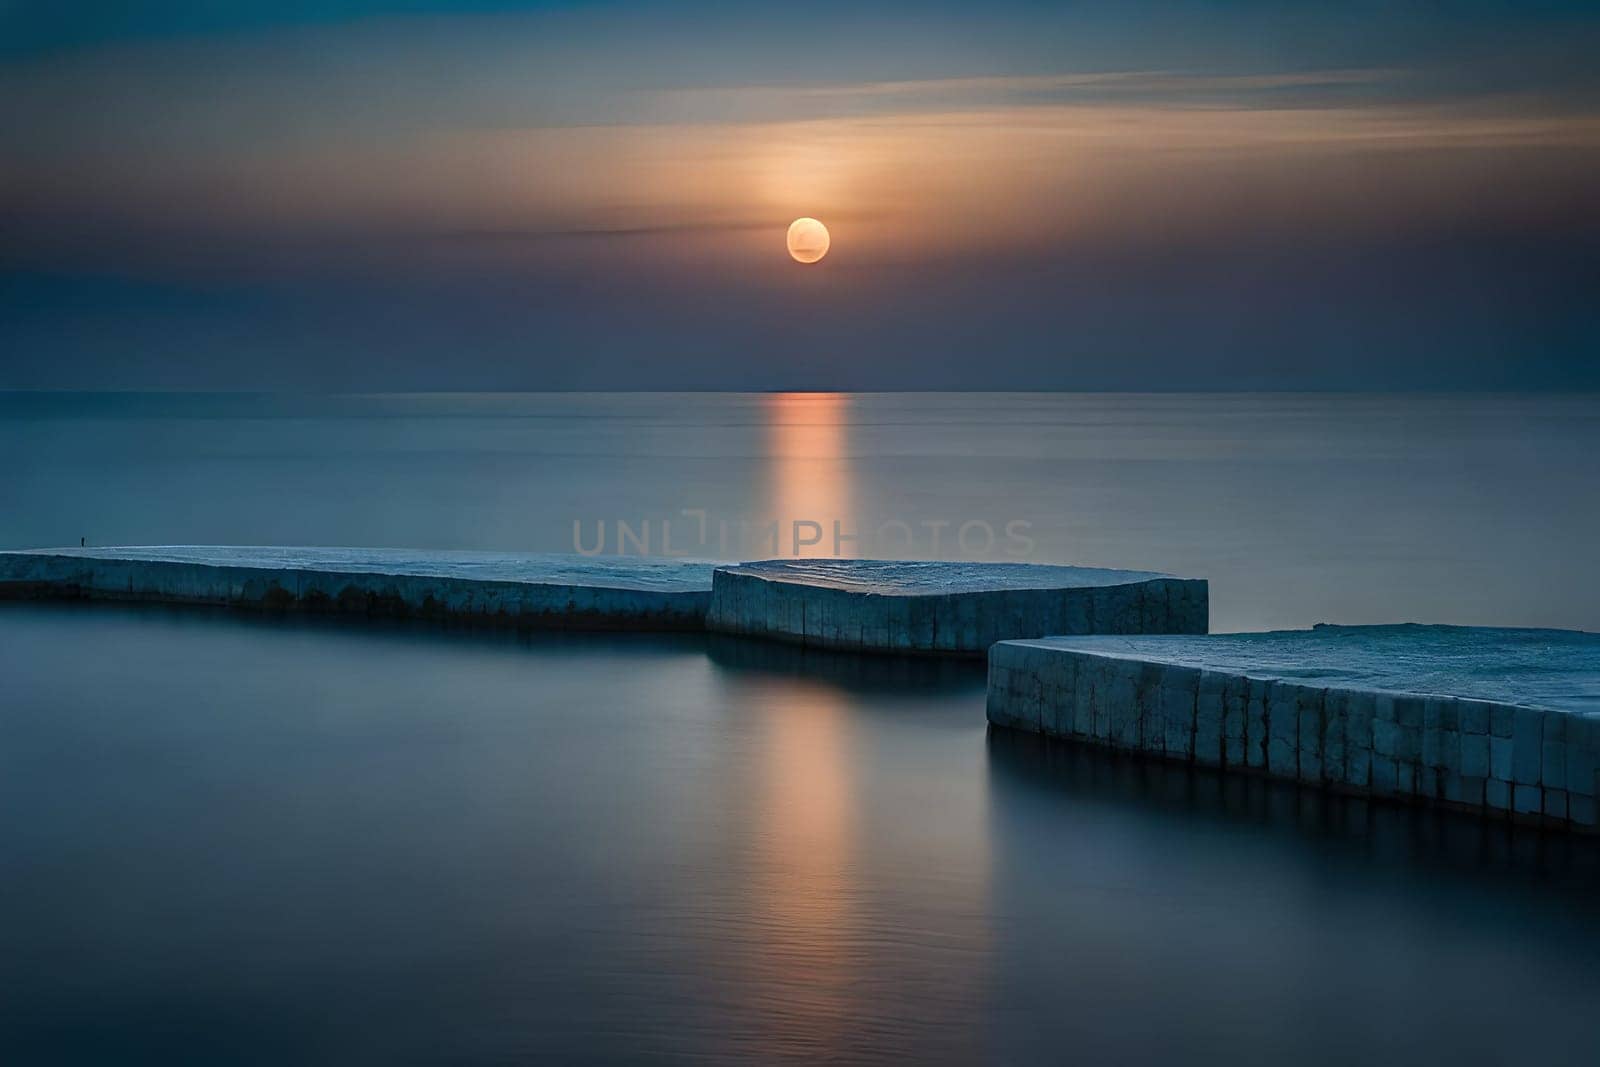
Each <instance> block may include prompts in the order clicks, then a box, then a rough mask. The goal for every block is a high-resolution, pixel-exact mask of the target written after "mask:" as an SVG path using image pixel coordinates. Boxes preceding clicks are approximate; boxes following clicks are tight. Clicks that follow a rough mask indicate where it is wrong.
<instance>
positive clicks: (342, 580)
mask: <svg viewBox="0 0 1600 1067" xmlns="http://www.w3.org/2000/svg"><path fill="white" fill-rule="evenodd" d="M107 551H111V550H107ZM247 552H248V550H239V553H240V554H247ZM370 555H373V554H369V556H370ZM368 565H372V564H368ZM463 569H471V570H481V571H482V572H484V573H495V569H494V568H492V567H489V568H463ZM705 569H706V579H707V580H706V583H705V584H706V585H707V588H703V589H694V588H627V587H625V586H623V585H620V584H612V585H605V584H598V585H591V584H582V583H578V582H573V581H571V580H566V581H557V580H552V581H537V580H527V579H523V580H506V579H495V578H490V577H477V576H472V577H463V576H456V575H449V574H403V573H402V574H385V573H379V572H376V571H373V570H340V569H337V567H334V568H333V569H324V567H321V566H319V567H315V568H311V567H288V566H278V565H272V566H268V565H255V566H252V565H248V564H243V563H239V564H224V563H213V562H208V563H192V562H180V561H175V560H165V559H141V558H129V559H119V558H114V557H110V556H91V555H85V554H46V553H32V552H7V553H0V598H7V599H24V598H25V599H89V600H129V601H159V602H163V603H174V604H219V605H227V606H229V607H235V608H247V609H255V610H269V611H305V612H320V613H336V614H340V613H342V614H356V615H379V616H395V617H416V618H433V619H452V618H453V619H466V620H472V621H476V622H481V623H488V624H493V625H504V626H514V627H522V628H529V629H577V630H584V629H588V630H593V629H605V630H611V629H630V630H699V629H702V628H703V627H704V625H705V613H706V608H707V607H708V605H709V603H710V599H711V592H710V589H709V571H710V567H709V565H708V566H707V567H706V568H705ZM597 571H598V568H597ZM597 580H600V581H605V580H607V579H606V577H605V575H604V574H603V572H599V573H597ZM618 580H619V581H621V582H626V581H627V580H629V575H628V572H627V566H626V564H623V565H621V566H620V567H619V571H618ZM679 584H692V583H679Z"/></svg>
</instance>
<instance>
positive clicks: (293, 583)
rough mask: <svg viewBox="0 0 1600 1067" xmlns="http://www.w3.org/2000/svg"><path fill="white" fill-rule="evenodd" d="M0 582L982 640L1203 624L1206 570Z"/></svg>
mask: <svg viewBox="0 0 1600 1067" xmlns="http://www.w3.org/2000/svg"><path fill="white" fill-rule="evenodd" d="M0 597H9V598H13V599H15V598H18V597H41V598H42V597H48V598H57V599H61V598H65V599H90V600H145V601H160V602H164V603H187V604H220V605H227V606H231V607H237V608H249V609H257V610H277V611H307V612H327V613H343V614H352V615H382V616H395V617H416V618H438V619H449V618H453V619H467V620H471V621H476V622H483V623H489V624H493V625H506V626H517V627H523V628H531V629H613V630H615V629H624V630H628V629H632V630H700V629H709V630H712V631H717V632H723V633H730V634H739V635H745V636H755V637H769V638H777V639H781V640H787V641H793V642H795V643H797V644H804V645H816V646H822V647H827V648H837V649H848V650H852V651H858V652H902V653H910V652H917V653H932V654H939V655H966V656H981V655H983V654H984V652H985V651H986V650H987V649H988V647H989V646H990V645H991V644H993V643H994V642H995V641H998V640H1001V639H1004V638H1012V637H1034V636H1040V635H1043V634H1052V633H1068V634H1070V633H1095V632H1105V633H1166V632H1179V633H1204V632H1205V628H1206V618H1207V601H1206V584H1205V582H1203V581H1194V580H1189V579H1180V578H1173V577H1172V576H1170V575H1161V574H1153V573H1149V572H1143V571H1111V570H1096V569H1093V568H1084V567H1055V566H1043V565H1034V564H1013V563H995V564H978V563H940V562H930V563H904V562H888V561H882V560H826V561H772V562H767V563H750V564H741V565H719V564H716V563H713V562H709V561H698V560H682V559H663V558H655V557H615V556H611V557H585V556H569V555H538V556H509V555H500V554H495V553H480V552H415V551H405V550H394V549H349V548H248V547H210V546H163V547H156V548H95V549H56V550H49V551H32V552H3V553H0Z"/></svg>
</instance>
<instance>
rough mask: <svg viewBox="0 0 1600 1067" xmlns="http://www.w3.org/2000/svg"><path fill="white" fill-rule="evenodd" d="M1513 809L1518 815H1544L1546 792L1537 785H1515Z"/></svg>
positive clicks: (1512, 794)
mask: <svg viewBox="0 0 1600 1067" xmlns="http://www.w3.org/2000/svg"><path fill="white" fill-rule="evenodd" d="M1511 810H1512V811H1513V812H1514V813H1516V814H1517V815H1542V814H1543V813H1544V793H1543V791H1542V790H1541V789H1540V788H1539V787H1538V786H1536V785H1515V786H1513V787H1512V789H1511Z"/></svg>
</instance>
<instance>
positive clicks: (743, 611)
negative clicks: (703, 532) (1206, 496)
mask: <svg viewBox="0 0 1600 1067" xmlns="http://www.w3.org/2000/svg"><path fill="white" fill-rule="evenodd" d="M1209 614H1210V604H1209V599H1208V589H1207V585H1206V582H1205V581H1204V580H1200V579H1192V578H1178V577H1174V576H1173V575H1170V574H1158V573H1155V572H1151V571H1120V570H1105V569H1100V568H1095V567H1063V566H1054V565H1049V564H1037V563H917V562H903V561H889V560H832V559H829V560H774V561H768V562H763V563H746V564H740V565H737V566H729V567H723V568H719V569H718V570H717V572H716V575H715V580H714V584H713V587H712V591H711V608H710V612H709V614H708V616H707V626H708V628H709V629H712V630H716V631H719V632H722V633H731V634H742V635H747V636H753V637H765V638H774V639H777V640H782V641H789V642H792V643H795V644H801V645H807V646H815V647H820V648H834V649H847V650H851V651H857V652H900V653H931V654H938V655H956V656H982V655H984V654H985V653H986V652H987V651H988V650H989V647H990V646H991V645H993V644H994V643H995V642H996V641H1003V640H1008V639H1012V638H1022V637H1042V636H1045V635H1047V634H1095V633H1102V634H1203V633H1205V632H1206V629H1207V624H1208V619H1209Z"/></svg>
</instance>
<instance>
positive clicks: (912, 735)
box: [0, 604, 1600, 1064]
mask: <svg viewBox="0 0 1600 1067" xmlns="http://www.w3.org/2000/svg"><path fill="white" fill-rule="evenodd" d="M0 686H3V689H0V693H3V699H0V856H3V857H4V860H3V863H4V867H3V876H0V1061H4V1062H6V1063H19V1064H32V1063H56V1062H78V1063H107V1062H114V1063H207V1064H210V1063H236V1062H237V1063H272V1064H279V1063H300V1062H310V1063H330V1064H333V1063H336V1064H355V1063H391V1062H439V1063H446V1062H448V1063H525V1062H616V1061H618V1060H624V1061H634V1062H637V1061H645V1062H683V1063H750V1062H770V1061H774V1060H781V1059H793V1060H801V1061H807V1062H814V1061H819V1060H831V1061H835V1062H863V1061H866V1062H871V1061H880V1062H890V1061H893V1062H930V1063H932V1062H938V1063H945V1062H949V1063H966V1062H973V1061H976V1060H985V1059H986V1060H990V1061H993V1062H1069V1061H1070V1062H1085V1063H1105V1062H1126V1063H1171V1062H1196V1061H1200V1062H1228V1063H1350V1062H1416V1063H1434V1062H1442V1063H1451V1064H1463V1063H1481V1062H1548V1063H1590V1062H1593V1050H1594V1049H1595V1047H1596V1045H1597V1042H1600V1016H1597V1014H1596V1013H1595V1011H1594V1004H1595V1003H1596V1002H1597V998H1600V908H1597V907H1596V901H1597V900H1600V895H1597V892H1600V863H1597V857H1596V850H1595V848H1594V845H1593V844H1592V843H1590V842H1587V841H1584V842H1576V841H1573V840H1570V839H1567V838H1563V837H1553V836H1552V837H1547V836H1542V835H1539V834H1537V833H1533V832H1529V831H1518V832H1515V833H1513V832H1511V831H1509V830H1507V829H1506V828H1504V827H1493V826H1489V825H1486V824H1481V823H1478V822H1475V821H1472V820H1465V819H1460V818H1457V817H1449V816H1441V815H1438V814H1429V813H1426V812H1422V811H1418V810H1409V809H1403V808H1385V807H1380V806H1368V805H1365V804H1362V803H1359V802H1355V801H1347V800H1334V799H1330V798H1327V797H1323V796H1320V795H1318V794H1313V793H1300V792H1298V791H1296V790H1294V789H1293V788H1290V787H1285V786H1276V785H1268V784H1266V783H1262V782H1256V781H1246V780H1243V779H1231V780H1225V779H1221V778H1217V777H1214V776H1209V775H1204V774H1198V773H1191V772H1189V771H1187V770H1185V769H1183V768H1177V767H1171V766H1165V765H1159V764H1140V763H1136V762H1129V761H1123V760H1118V759H1115V758H1111V757H1108V756H1105V755H1103V754H1098V753H1094V752H1091V751H1086V750H1082V749H1076V748H1067V747H1062V746H1050V745H1046V744H1043V743H1040V742H1038V741H1036V740H1035V739H1031V738H1027V737H1020V736H1016V735H1011V734H1007V733H1004V732H996V733H994V734H993V735H989V734H987V733H986V731H985V726H984V719H983V710H982V678H981V674H980V673H979V672H977V671H975V670H974V669H973V668H972V667H971V666H968V665H960V664H957V665H952V664H940V663H937V662H929V661H913V662H904V661H897V660H890V659H871V658H852V657H845V656H818V655H816V654H814V653H800V652H797V651H796V650H792V649H789V648H787V647H785V646H778V645H764V644H755V643H743V642H737V641H731V640H722V641H716V642H708V641H707V640H706V639H704V638H700V637H681V638H671V639H667V638H661V637H652V636H646V635H609V636H602V635H591V636H584V635H548V636H539V637H535V638H522V639H519V638H516V637H512V636H508V635H501V634H486V633H481V632H478V633H474V632H465V631H459V630H449V629H434V628H426V627H415V628H412V627H405V626H398V625H395V626H389V625H383V624H374V625H372V626H361V625H340V624H338V623H326V624H320V623H296V622H288V621H281V620H280V621H273V620H270V619H262V618H251V617H248V616H241V615H235V614H229V613H227V612H221V611H208V610H199V609H196V610H187V611H180V610H167V609H159V608H144V609H135V608H124V607H117V606H107V605H96V606H78V605H44V606H37V605H24V604H4V605H0Z"/></svg>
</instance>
